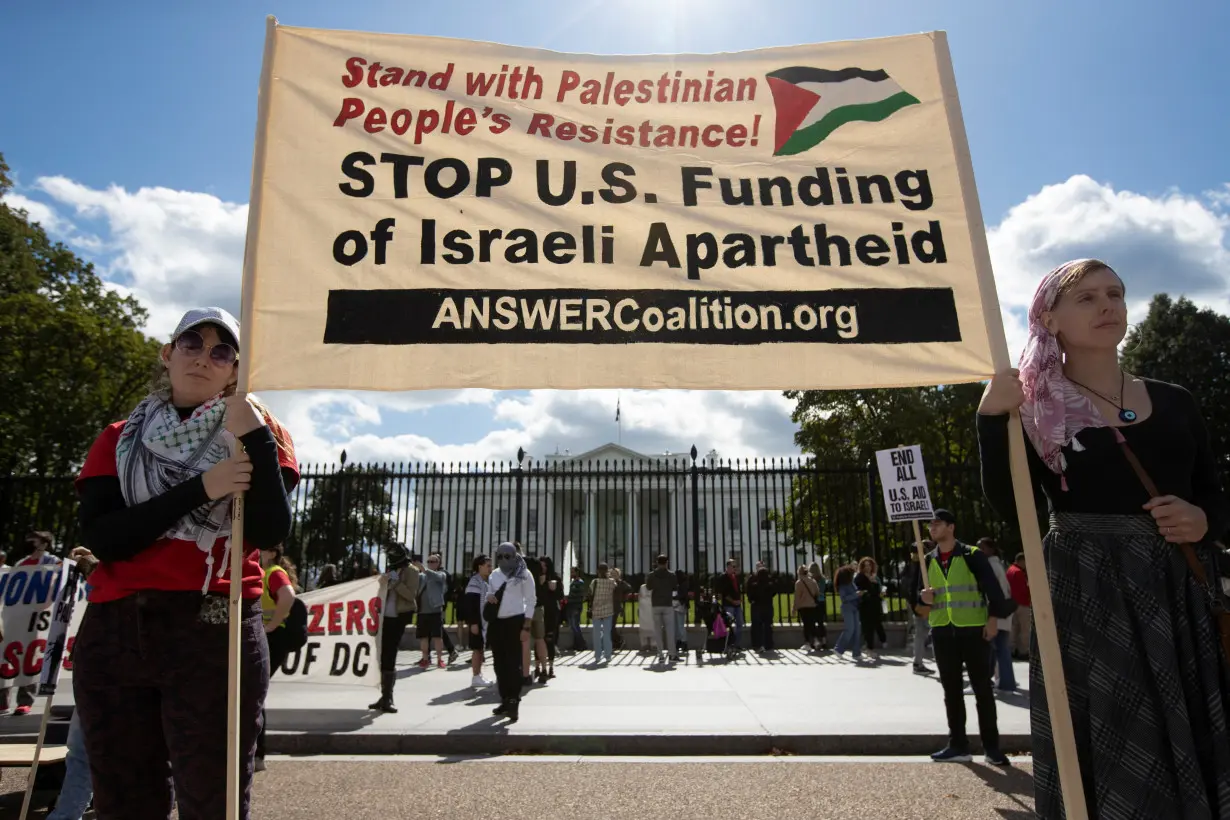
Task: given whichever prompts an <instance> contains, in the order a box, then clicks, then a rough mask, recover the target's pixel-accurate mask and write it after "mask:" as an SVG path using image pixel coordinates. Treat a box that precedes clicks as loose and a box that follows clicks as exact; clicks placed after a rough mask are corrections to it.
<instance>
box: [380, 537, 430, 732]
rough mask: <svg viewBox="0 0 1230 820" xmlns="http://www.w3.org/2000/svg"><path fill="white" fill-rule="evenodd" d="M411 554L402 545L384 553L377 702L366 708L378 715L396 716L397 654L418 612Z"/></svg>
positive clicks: (415, 574) (416, 573) (415, 571)
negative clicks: (394, 691)
mask: <svg viewBox="0 0 1230 820" xmlns="http://www.w3.org/2000/svg"><path fill="white" fill-rule="evenodd" d="M413 557H414V556H411V555H410V553H408V552H407V551H406V548H405V547H403V546H402V545H401V544H391V545H390V546H389V547H388V548H387V549H386V550H385V566H386V567H388V569H386V570H385V573H384V577H385V594H384V606H383V608H382V609H383V611H382V613H381V615H382V621H381V624H380V700H378V701H376V702H375V703H373V704H371V705H369V706H368V708H369V709H375V710H376V711H378V712H389V713H390V714H396V713H397V707H396V705H394V703H393V687H394V686H395V685H396V684H397V650H398V649H400V648H401V639H402V636H403V635H405V634H406V627H408V626H409V625H410V624H411V622H413V621H414V613H415V611H416V610H417V608H418V596H419V573H418V570H417V569H415V567H414V566H413V565H412V564H411V563H410V560H411V558H413Z"/></svg>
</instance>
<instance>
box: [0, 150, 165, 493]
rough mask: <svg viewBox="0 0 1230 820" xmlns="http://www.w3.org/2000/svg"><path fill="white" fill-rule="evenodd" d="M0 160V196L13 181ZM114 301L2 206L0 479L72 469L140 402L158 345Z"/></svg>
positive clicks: (130, 307)
mask: <svg viewBox="0 0 1230 820" xmlns="http://www.w3.org/2000/svg"><path fill="white" fill-rule="evenodd" d="M7 171H8V166H7V165H5V164H4V158H3V156H0V196H3V195H4V194H5V193H7V192H8V191H9V190H10V189H11V187H12V184H11V181H10V179H9V177H8V174H7ZM145 319H146V314H145V311H144V309H143V308H142V307H141V306H140V304H139V303H138V302H137V300H136V299H134V298H132V297H125V296H121V295H120V294H119V293H116V292H115V291H114V290H113V289H111V288H109V287H108V286H107V285H106V283H104V282H103V280H102V278H101V277H100V276H99V275H98V274H97V273H96V272H95V270H94V266H93V265H91V264H89V263H87V262H85V261H83V260H82V259H80V258H79V257H77V256H76V255H75V254H73V253H72V251H70V250H69V249H68V248H66V247H65V246H64V245H63V244H61V243H59V242H53V241H51V240H50V239H49V238H48V236H47V233H46V232H45V231H44V230H43V228H42V227H41V226H40V225H39V224H38V223H34V222H31V221H30V219H29V216H28V214H27V213H26V212H25V211H22V210H16V209H14V208H10V207H9V206H7V205H5V204H3V203H0V338H2V339H4V340H5V343H6V344H5V350H4V355H3V356H0V396H3V401H0V429H3V430H4V435H3V436H0V475H11V474H18V475H39V476H48V475H58V474H64V473H67V472H70V471H72V470H73V469H75V468H76V467H77V466H78V465H80V463H81V462H82V460H83V459H84V458H85V454H86V452H87V451H88V449H89V446H90V444H91V443H92V442H93V440H94V438H95V437H96V436H97V435H98V433H99V432H100V431H101V430H102V428H103V427H105V426H106V425H108V424H110V423H111V422H114V421H118V420H120V419H122V418H124V417H125V416H127V415H128V413H129V412H130V410H131V409H132V408H133V407H134V406H135V405H136V403H137V402H138V401H139V400H140V399H141V398H142V396H144V395H145V391H146V388H147V387H148V383H149V379H150V375H151V373H152V372H153V367H154V365H155V363H156V357H157V355H158V348H159V345H158V343H157V342H156V341H154V340H153V339H150V338H147V337H146V335H145V334H144V333H143V332H142V331H141V327H142V325H143V324H144V322H145Z"/></svg>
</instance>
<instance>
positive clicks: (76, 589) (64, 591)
mask: <svg viewBox="0 0 1230 820" xmlns="http://www.w3.org/2000/svg"><path fill="white" fill-rule="evenodd" d="M61 570H62V574H61V580H60V592H59V594H58V595H57V596H56V598H55V606H54V607H53V608H52V611H51V627H50V629H49V630H48V632H47V650H46V652H45V653H44V659H43V668H42V671H41V674H40V675H39V681H38V693H39V695H41V696H43V697H47V698H50V697H53V696H54V695H55V693H56V685H57V683H58V682H59V680H60V669H61V667H63V666H66V665H67V664H68V663H71V662H70V661H69V655H70V653H71V652H72V644H71V643H70V641H72V640H74V639H75V638H76V637H77V628H78V627H79V626H80V625H81V615H82V613H83V612H84V610H85V607H86V604H85V602H84V600H83V599H84V598H85V584H84V583H83V582H82V577H81V568H80V567H78V566H77V562H76V561H73V560H65V561H64V562H63V563H62V564H61ZM79 600H81V601H82V603H81V606H80V607H78V605H77V602H78V601H79Z"/></svg>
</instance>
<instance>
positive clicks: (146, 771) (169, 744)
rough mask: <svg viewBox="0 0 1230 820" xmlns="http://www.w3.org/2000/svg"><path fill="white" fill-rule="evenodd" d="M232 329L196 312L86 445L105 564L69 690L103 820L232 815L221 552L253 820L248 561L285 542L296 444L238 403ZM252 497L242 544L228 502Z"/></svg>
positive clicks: (257, 581) (87, 513) (257, 636)
mask: <svg viewBox="0 0 1230 820" xmlns="http://www.w3.org/2000/svg"><path fill="white" fill-rule="evenodd" d="M238 356H239V323H238V322H237V321H236V320H235V318H234V317H233V316H231V315H230V314H229V313H227V312H226V311H224V310H222V309H220V308H198V309H195V310H190V311H188V313H186V314H185V315H184V317H183V318H182V319H181V320H180V322H179V325H178V327H177V328H176V330H175V333H174V335H173V336H172V337H171V343H170V344H168V345H166V346H165V347H163V349H162V354H161V356H160V359H159V373H160V377H159V380H158V383H157V384H156V386H155V389H154V391H153V392H152V393H151V394H150V395H149V396H148V397H146V398H145V399H144V400H143V401H142V402H141V403H140V404H139V405H138V406H137V408H136V409H135V410H133V412H132V414H131V415H130V416H129V417H128V419H127V420H126V421H121V422H118V423H116V424H113V425H111V426H110V427H108V428H107V429H106V430H104V431H103V432H102V434H101V435H100V436H99V437H98V439H97V440H96V441H95V442H94V445H93V446H92V447H91V449H90V452H89V455H88V456H87V457H86V461H85V465H84V466H83V467H82V469H81V474H80V475H79V477H78V479H77V491H78V494H79V496H80V500H81V506H80V512H79V515H80V520H81V531H82V534H83V540H84V543H85V546H86V547H87V548H88V549H89V550H90V551H91V552H92V553H93V554H94V555H95V556H96V557H97V558H98V559H99V564H98V567H97V568H96V569H95V570H94V572H93V573H92V575H91V576H90V585H91V590H90V605H89V607H88V608H87V609H86V613H85V617H84V619H83V621H82V624H81V628H80V631H79V633H78V635H77V641H76V644H75V647H74V650H73V663H74V670H73V671H74V674H73V686H74V694H75V696H76V704H77V710H78V712H79V714H80V721H81V728H82V731H83V734H84V737H85V747H86V750H87V752H88V755H89V759H90V771H91V774H92V777H93V782H94V805H95V810H96V812H97V817H99V818H100V820H107V818H124V820H145V818H151V820H152V818H158V819H159V820H164V819H165V818H166V817H168V816H169V815H170V813H171V802H172V791H171V784H172V777H173V778H174V787H175V789H174V795H175V799H176V802H177V803H178V806H179V816H180V817H181V818H183V820H195V819H198V818H210V819H211V820H213V818H219V817H223V816H225V815H226V811H227V806H226V794H227V788H226V787H227V742H228V740H227V738H228V732H227V699H228V689H229V687H228V643H229V628H228V621H229V617H230V615H229V595H230V585H231V577H230V563H231V562H230V550H231V549H242V550H243V553H242V558H243V562H242V567H243V569H242V572H243V574H242V577H241V578H240V579H239V583H240V584H241V585H242V588H241V589H242V597H243V604H242V610H241V611H242V613H243V622H242V624H241V625H240V634H241V637H242V644H241V647H240V652H241V663H242V666H241V673H242V674H241V689H240V692H239V696H240V699H239V704H240V735H239V749H240V781H239V790H240V794H241V796H242V799H241V801H240V802H241V812H240V816H241V817H243V818H247V817H249V816H250V803H251V799H250V798H251V783H252V771H253V765H254V756H255V751H256V739H257V735H258V733H259V731H260V727H261V710H262V707H263V706H264V701H265V694H266V691H267V690H268V686H269V653H268V647H267V645H266V642H265V636H264V630H263V628H262V620H261V602H260V598H261V579H262V573H261V567H260V562H259V560H258V558H257V550H259V549H261V548H269V547H273V546H276V545H277V544H279V543H281V542H282V541H283V540H285V538H286V536H287V535H288V534H289V532H290V524H291V509H290V502H289V500H288V499H287V495H286V493H287V490H288V488H289V486H292V485H293V484H294V482H295V481H297V479H298V470H297V468H296V466H295V458H294V449H293V445H292V444H291V441H290V437H289V436H288V435H287V434H286V432H285V431H284V430H283V429H282V428H281V426H280V425H278V424H277V422H276V421H275V420H274V419H273V418H272V416H271V415H269V413H268V412H267V411H265V410H263V409H261V408H259V407H258V406H257V405H255V404H254V403H253V402H252V401H250V400H244V399H243V398H242V397H237V396H235V395H234V394H233V393H234V388H235V384H236V378H237V364H238ZM237 493H246V508H245V510H246V513H245V524H246V526H245V529H244V536H245V538H244V543H243V544H242V545H232V544H231V543H230V537H229V536H230V532H231V530H230V527H231V510H230V507H231V504H230V502H231V498H232V497H233V496H234V495H235V494H237Z"/></svg>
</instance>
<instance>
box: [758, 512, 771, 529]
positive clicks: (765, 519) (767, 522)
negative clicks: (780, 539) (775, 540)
mask: <svg viewBox="0 0 1230 820" xmlns="http://www.w3.org/2000/svg"><path fill="white" fill-rule="evenodd" d="M772 515H773V511H772V510H770V509H769V508H768V507H761V508H760V529H762V530H771V529H773V518H772Z"/></svg>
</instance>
